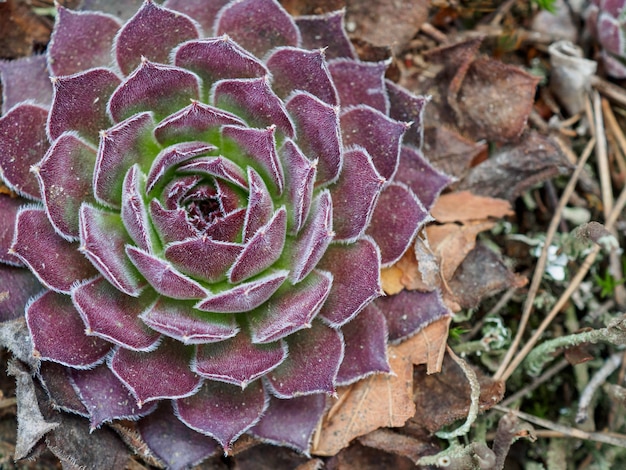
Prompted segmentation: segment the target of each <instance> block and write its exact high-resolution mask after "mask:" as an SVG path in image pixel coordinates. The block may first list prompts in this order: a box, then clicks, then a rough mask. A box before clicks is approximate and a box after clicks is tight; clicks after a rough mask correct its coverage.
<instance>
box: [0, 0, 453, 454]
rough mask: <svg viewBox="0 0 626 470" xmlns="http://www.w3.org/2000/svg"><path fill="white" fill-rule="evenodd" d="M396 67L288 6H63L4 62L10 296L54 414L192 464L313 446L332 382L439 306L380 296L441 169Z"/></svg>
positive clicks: (260, 0) (5, 273)
mask: <svg viewBox="0 0 626 470" xmlns="http://www.w3.org/2000/svg"><path fill="white" fill-rule="evenodd" d="M111 51H112V53H111ZM386 66H387V63H385V62H378V63H366V62H361V61H360V60H359V59H358V57H357V56H356V54H355V52H354V50H353V48H352V45H351V43H350V41H349V40H348V38H347V36H346V35H345V33H344V31H343V14H342V13H341V12H337V13H331V14H327V15H323V16H305V17H299V18H295V19H294V18H292V17H291V16H290V15H289V14H288V13H287V12H286V11H285V10H284V9H283V8H282V7H281V6H280V4H278V3H277V2H276V1H274V0H236V1H233V2H230V3H228V2H224V1H213V2H206V1H204V0H197V1H191V0H179V1H177V0H168V1H166V2H165V3H164V5H162V6H161V5H158V4H156V3H154V2H152V1H146V2H144V3H143V5H142V6H141V7H140V8H139V10H138V11H137V12H136V13H135V14H134V16H132V17H131V18H130V19H128V20H127V21H126V22H123V21H121V20H120V19H118V18H116V17H114V16H112V15H110V14H105V13H101V12H93V11H80V12H74V11H71V10H68V9H65V8H63V7H58V12H57V19H56V23H55V26H54V31H53V34H52V39H51V42H50V45H49V47H48V51H47V55H45V56H36V57H31V58H27V59H22V60H18V61H14V62H5V63H2V64H1V65H0V70H1V72H2V80H3V89H4V102H3V113H4V115H3V117H2V118H1V119H0V170H1V173H2V178H3V181H4V184H5V185H6V188H8V191H6V190H5V191H3V192H2V194H0V214H1V217H2V221H1V224H0V226H1V227H2V228H1V229H0V251H1V253H0V255H1V260H2V261H3V263H4V264H3V265H2V267H1V269H0V281H1V284H2V289H3V290H6V293H5V294H3V298H2V302H1V303H0V309H1V313H2V320H3V321H6V320H11V319H15V318H19V317H21V316H23V315H25V318H26V323H27V326H28V330H29V334H30V340H31V341H32V343H33V354H34V356H35V357H36V358H37V359H38V360H40V367H39V369H38V372H37V373H38V376H39V378H40V380H41V382H42V383H43V385H44V387H45V388H46V390H47V392H48V393H49V395H50V396H51V398H52V400H53V402H54V403H55V404H56V405H57V407H58V408H60V409H62V410H66V411H71V412H74V413H78V414H81V415H84V416H86V417H88V418H89V421H90V425H91V427H92V429H93V428H97V427H99V426H101V425H102V424H103V423H106V422H110V421H113V420H116V419H132V420H138V424H137V426H138V429H139V431H140V432H141V435H142V437H143V438H144V440H145V441H146V442H147V444H148V445H149V446H150V447H151V448H152V449H153V450H154V451H155V452H156V453H157V455H159V457H161V458H162V459H163V460H164V461H165V462H169V463H171V462H173V461H176V462H177V465H181V460H174V459H183V460H182V461H183V462H184V463H187V464H190V463H193V462H197V461H199V460H201V459H202V458H204V457H205V456H206V455H209V454H210V453H211V452H213V451H214V450H215V449H216V448H217V447H218V443H219V445H221V446H222V447H223V448H224V449H226V450H228V449H229V448H230V447H231V445H232V444H233V442H234V441H235V440H236V439H237V438H238V437H239V436H241V435H242V434H244V433H249V434H251V435H253V436H256V437H258V438H261V439H264V440H266V441H268V442H272V443H277V444H280V445H287V446H290V447H293V448H296V449H299V450H301V451H305V452H306V451H307V449H308V447H309V441H310V438H311V436H312V433H313V430H314V429H315V427H316V425H317V423H318V422H319V420H320V417H321V416H322V414H323V412H324V409H325V406H326V399H327V396H328V395H329V394H333V393H334V391H335V388H336V387H337V386H338V385H346V384H350V383H353V382H355V381H357V380H359V379H362V378H364V377H366V376H368V375H370V374H374V373H387V372H389V371H390V369H389V364H388V362H387V357H386V345H387V342H388V341H389V340H391V341H399V340H402V339H403V338H406V337H408V336H410V335H412V334H414V333H415V332H416V331H418V330H419V329H420V328H422V327H423V326H425V325H426V324H428V323H429V322H431V321H433V320H434V319H437V318H439V317H441V316H443V315H446V314H447V310H446V308H445V307H444V306H443V304H442V302H441V300H440V296H439V294H438V293H437V292H433V293H425V294H419V296H418V297H419V302H418V303H417V304H415V303H414V301H413V300H411V302H409V301H408V300H407V299H406V298H404V297H402V296H396V297H394V298H389V299H378V300H376V301H374V300H375V299H376V298H377V297H379V296H380V295H381V293H382V291H381V284H380V274H379V273H380V269H381V267H384V266H389V265H391V264H393V263H394V262H395V261H397V260H398V259H399V258H400V257H401V256H402V255H403V254H404V253H405V251H406V250H407V249H408V248H409V247H410V246H411V243H412V241H413V239H414V237H415V236H416V233H417V232H418V230H419V229H420V228H421V227H422V226H423V224H424V223H425V222H427V221H428V220H429V215H428V209H429V207H430V206H431V205H432V204H433V202H434V201H435V199H436V198H437V196H438V194H439V192H440V191H441V190H442V189H443V187H444V186H445V185H446V184H447V183H448V182H449V178H448V177H447V176H446V175H443V174H441V173H439V172H438V171H436V170H435V169H433V168H432V167H431V166H430V165H429V164H428V163H427V162H426V161H425V160H424V158H423V157H422V155H421V153H420V151H419V146H420V144H421V122H420V119H421V111H422V107H423V105H424V102H425V99H424V98H423V97H416V96H413V95H411V94H410V93H409V92H408V91H406V90H404V89H402V88H400V87H399V86H397V85H395V84H393V83H391V82H389V81H386V80H385V78H384V74H385V69H386ZM49 75H50V76H51V79H50V78H49ZM411 299H413V297H411ZM174 456H176V457H174Z"/></svg>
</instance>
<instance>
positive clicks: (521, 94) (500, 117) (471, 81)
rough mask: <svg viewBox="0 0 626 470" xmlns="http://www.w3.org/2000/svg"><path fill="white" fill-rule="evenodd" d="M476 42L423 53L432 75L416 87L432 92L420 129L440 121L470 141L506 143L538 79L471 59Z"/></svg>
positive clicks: (519, 126)
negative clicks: (430, 101)
mask: <svg viewBox="0 0 626 470" xmlns="http://www.w3.org/2000/svg"><path fill="white" fill-rule="evenodd" d="M482 40H483V38H482V37H478V38H472V39H469V40H466V41H463V42H460V43H457V44H452V45H446V46H442V47H439V48H437V49H433V50H431V51H429V52H428V53H427V54H425V56H426V59H427V60H429V61H430V62H431V63H432V64H433V72H435V73H436V75H435V77H434V78H433V79H432V80H430V81H426V80H425V81H424V82H423V83H422V84H421V86H420V89H421V90H422V91H423V92H424V93H432V94H433V101H432V103H433V105H431V106H429V107H428V109H427V110H426V116H425V121H426V126H427V127H428V125H434V123H440V124H441V123H443V124H445V125H449V126H451V127H457V128H458V129H460V130H461V131H463V132H464V133H465V134H467V135H469V136H470V138H472V139H474V140H479V139H487V140H491V141H495V142H507V141H509V140H512V139H516V138H517V137H519V136H520V135H521V134H522V132H523V130H524V128H525V127H526V121H527V119H528V116H529V114H530V111H531V109H532V104H533V99H534V95H535V88H536V86H537V83H538V81H539V79H538V78H537V77H534V76H532V75H530V74H528V73H526V72H525V71H523V70H521V69H519V68H518V67H515V66H512V65H509V64H504V63H502V62H500V61H497V60H493V59H491V58H486V57H477V55H478V50H479V47H480V44H481V42H482ZM437 72H438V73H437ZM430 123H432V124H430Z"/></svg>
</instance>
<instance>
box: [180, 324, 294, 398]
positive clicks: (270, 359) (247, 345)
mask: <svg viewBox="0 0 626 470" xmlns="http://www.w3.org/2000/svg"><path fill="white" fill-rule="evenodd" d="M250 339H251V338H250V337H249V336H248V335H246V334H243V333H241V334H239V335H237V336H235V337H234V338H229V339H228V340H226V341H220V342H216V343H210V344H200V345H198V349H197V352H196V358H195V361H194V363H193V365H192V369H193V370H194V371H195V372H196V373H197V374H199V375H201V376H202V377H205V378H207V379H212V380H218V381H220V382H226V383H231V384H233V385H237V386H239V387H241V388H242V389H243V388H246V387H247V386H248V384H249V383H250V382H252V381H254V380H256V379H258V378H259V377H262V376H264V375H266V374H267V373H268V372H269V371H271V370H272V369H274V368H276V366H278V365H279V364H281V363H282V362H283V361H284V359H285V357H287V345H286V344H285V343H284V342H279V341H276V342H273V343H267V344H253V343H252V342H251V341H250ZM233 358H237V359H236V360H233Z"/></svg>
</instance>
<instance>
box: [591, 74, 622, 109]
mask: <svg viewBox="0 0 626 470" xmlns="http://www.w3.org/2000/svg"><path fill="white" fill-rule="evenodd" d="M591 86H593V87H594V88H595V89H596V90H598V91H599V92H600V93H601V94H602V95H603V96H606V97H607V98H608V99H609V100H611V101H613V102H614V103H618V104H620V105H622V106H626V91H624V89H623V88H622V87H619V86H617V85H613V84H612V83H611V82H608V81H606V80H604V79H603V78H600V77H598V76H597V75H593V76H592V77H591Z"/></svg>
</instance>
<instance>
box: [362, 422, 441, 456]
mask: <svg viewBox="0 0 626 470" xmlns="http://www.w3.org/2000/svg"><path fill="white" fill-rule="evenodd" d="M359 442H360V443H361V444H363V445H364V446H367V447H371V448H373V449H379V450H382V451H385V452H391V453H393V454H396V455H400V456H402V457H406V458H408V459H411V460H412V461H413V462H414V463H415V464H417V461H418V460H419V459H420V458H421V457H423V456H425V455H432V454H435V453H437V452H438V451H439V450H440V449H439V448H438V447H436V446H434V445H433V443H431V442H422V441H420V440H418V439H416V438H414V437H411V436H405V435H403V434H399V433H397V432H395V431H392V430H390V429H377V430H376V431H373V432H371V433H369V434H366V435H365V436H363V437H360V438H359Z"/></svg>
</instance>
